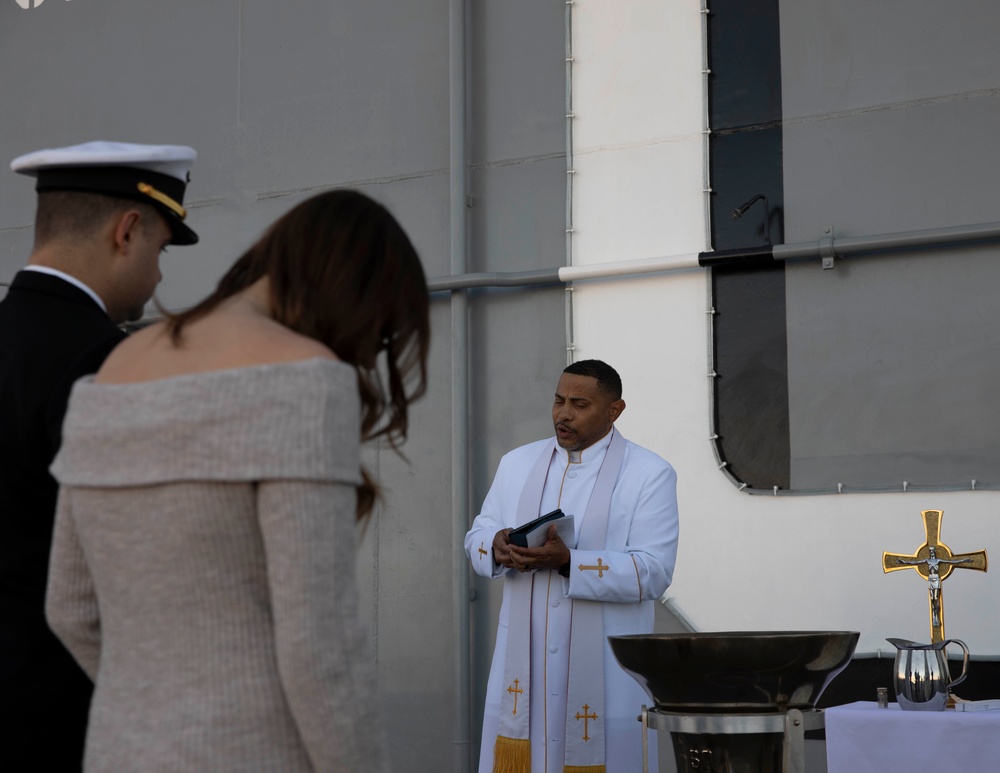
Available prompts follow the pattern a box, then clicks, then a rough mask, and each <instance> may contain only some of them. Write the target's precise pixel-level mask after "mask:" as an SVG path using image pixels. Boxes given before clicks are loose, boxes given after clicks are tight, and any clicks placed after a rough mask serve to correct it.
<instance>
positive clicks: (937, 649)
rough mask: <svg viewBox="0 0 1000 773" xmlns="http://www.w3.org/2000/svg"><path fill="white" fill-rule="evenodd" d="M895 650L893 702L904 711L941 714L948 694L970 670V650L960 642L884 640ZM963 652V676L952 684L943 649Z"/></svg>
mask: <svg viewBox="0 0 1000 773" xmlns="http://www.w3.org/2000/svg"><path fill="white" fill-rule="evenodd" d="M886 641H887V642H889V643H890V644H892V645H894V646H895V647H896V702H897V703H899V707H900V708H901V709H904V710H906V711H944V708H945V706H947V705H948V691H949V690H951V688H952V687H954V686H955V685H956V684H959V683H960V682H962V681H963V680H964V679H965V674H966V671H967V670H968V668H969V648H968V647H966V646H965V642H963V641H960V640H959V639H946V640H945V641H939V642H935V643H934V644H919V643H918V642H915V641H908V640H906V639H886ZM949 644H957V645H958V646H960V647H961V648H962V652H963V653H965V654H964V658H963V660H962V673H961V675H960V676H959V677H958V679H955V680H952V679H951V674H950V673H949V671H948V658H947V657H946V655H945V651H944V650H945V647H947V646H948V645H949Z"/></svg>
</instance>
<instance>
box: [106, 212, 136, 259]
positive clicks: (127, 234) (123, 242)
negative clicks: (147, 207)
mask: <svg viewBox="0 0 1000 773" xmlns="http://www.w3.org/2000/svg"><path fill="white" fill-rule="evenodd" d="M141 220H142V213H140V212H139V210H137V209H127V210H125V211H124V212H122V213H121V214H119V215H118V218H117V220H115V223H114V230H113V231H112V237H113V239H114V242H115V247H116V248H117V249H118V251H119V252H121V253H127V252H128V251H129V249H130V248H131V246H132V243H133V242H134V241H135V232H136V230H137V229H139V228H140V227H141V226H142V223H141Z"/></svg>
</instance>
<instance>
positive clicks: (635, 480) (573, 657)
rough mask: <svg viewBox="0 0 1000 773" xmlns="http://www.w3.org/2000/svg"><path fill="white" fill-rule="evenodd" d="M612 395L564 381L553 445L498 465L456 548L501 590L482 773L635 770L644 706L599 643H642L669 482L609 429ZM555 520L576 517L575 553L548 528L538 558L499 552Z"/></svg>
mask: <svg viewBox="0 0 1000 773" xmlns="http://www.w3.org/2000/svg"><path fill="white" fill-rule="evenodd" d="M621 394H622V389H621V379H620V378H619V376H618V374H617V373H616V372H615V370H614V369H613V368H611V367H610V366H609V365H607V364H606V363H604V362H601V361H600V360H582V361H580V362H576V363H573V364H572V365H570V366H569V367H568V368H566V369H565V370H564V371H563V373H562V376H561V377H560V379H559V383H558V386H557V387H556V394H555V403H554V405H553V407H552V421H553V424H554V426H555V437H554V438H549V439H547V440H540V441H537V442H535V443H529V444H528V445H525V446H521V447H520V448H516V449H514V450H513V451H511V452H509V453H508V454H506V455H505V456H504V457H503V458H502V459H501V460H500V465H499V468H498V469H497V473H496V477H495V478H494V481H493V485H492V486H491V487H490V491H489V493H488V494H487V496H486V500H485V501H484V502H483V507H482V512H481V513H480V514H479V515H478V516H477V517H476V519H475V521H474V523H473V524H472V528H471V529H470V531H469V533H468V534H467V535H466V538H465V552H466V554H467V555H468V556H469V560H470V561H471V563H472V566H473V569H474V570H475V571H476V572H477V573H478V574H481V575H483V576H484V577H490V578H501V577H502V578H504V590H503V604H502V606H501V609H500V620H499V625H498V628H497V639H496V648H495V650H494V653H493V665H492V667H491V669H490V678H489V685H488V687H487V692H486V710H485V716H484V720H483V738H482V751H481V754H480V764H479V771H480V773H494V771H496V773H501V772H502V773H507V771H510V773H529V771H530V773H564V771H573V773H577V771H579V772H580V773H583V772H584V771H587V772H589V773H604V772H605V771H606V772H607V773H634V772H636V771H639V770H641V767H642V740H641V731H642V728H641V725H640V723H639V722H638V721H637V720H636V717H637V716H638V715H639V712H640V709H641V706H642V704H643V703H648V697H647V696H646V694H645V692H644V691H643V690H642V688H641V687H640V686H639V684H638V683H637V682H636V681H635V680H634V679H633V678H632V677H631V676H629V675H628V674H626V673H625V672H624V671H623V670H622V669H621V667H620V666H619V665H618V663H617V661H616V660H615V658H614V655H613V654H612V652H611V648H610V646H609V645H608V642H607V637H608V636H610V635H616V634H629V633H649V632H651V631H652V630H653V613H654V606H653V605H654V604H655V603H656V601H657V600H658V599H659V598H660V596H661V595H662V594H663V593H664V591H666V589H667V587H668V586H669V585H670V581H671V577H672V575H673V569H674V560H675V558H676V555H677V534H678V521H677V495H676V481H677V476H676V473H675V472H674V469H673V467H671V465H670V464H669V463H667V462H666V461H664V460H663V459H661V458H660V457H659V456H657V455H656V454H654V453H653V452H651V451H648V450H646V449H644V448H642V447H640V446H637V445H636V444H635V443H632V442H630V441H628V440H625V439H624V438H623V437H622V435H621V433H620V432H618V430H617V429H615V427H614V422H615V420H616V419H617V418H618V417H619V416H620V415H621V413H622V411H623V410H624V409H625V403H624V401H622V399H621ZM557 508H558V509H561V510H562V511H563V512H564V513H566V514H567V515H572V516H573V517H574V529H575V535H574V544H572V545H569V544H566V543H565V542H563V540H562V539H560V538H559V535H558V534H557V533H556V527H555V526H551V527H549V529H548V537H547V540H546V541H545V543H544V544H543V545H541V546H540V547H535V548H520V547H517V546H515V545H512V544H511V543H510V538H509V536H508V534H509V532H510V530H511V529H512V528H513V527H516V526H518V525H521V524H523V523H526V522H528V521H531V520H533V519H535V518H537V517H538V516H539V515H541V514H543V513H549V512H551V511H553V510H555V509H557ZM654 746H655V745H654ZM650 751H651V752H652V751H655V750H654V749H651V750H650Z"/></svg>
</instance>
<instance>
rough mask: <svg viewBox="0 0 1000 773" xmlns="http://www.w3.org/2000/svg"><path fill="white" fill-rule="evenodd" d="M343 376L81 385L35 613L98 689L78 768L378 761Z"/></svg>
mask: <svg viewBox="0 0 1000 773" xmlns="http://www.w3.org/2000/svg"><path fill="white" fill-rule="evenodd" d="M359 410H360V406H359V398H358V389H357V381H356V376H355V372H354V370H353V369H352V368H350V367H348V366H346V365H344V364H342V363H339V362H335V361H331V360H323V359H314V360H306V361H302V362H293V363H279V364H272V365H260V366H253V367H248V368H239V369H235V370H225V371H216V372H210V373H201V374H193V375H187V376H180V377H176V378H170V379H165V380H162V381H152V382H143V383H134V384H95V383H94V382H93V380H92V379H86V380H83V381H80V382H78V383H77V385H76V387H75V388H74V391H73V395H72V398H71V400H70V405H69V410H68V412H67V415H66V422H65V426H64V430H63V445H62V449H61V450H60V452H59V455H58V456H57V457H56V460H55V462H54V463H53V466H52V472H53V474H54V475H55V477H56V478H57V479H58V481H59V483H60V485H61V488H60V495H59V507H58V513H57V519H56V527H55V535H54V541H53V549H52V560H51V567H50V573H49V586H48V596H47V602H46V613H47V616H48V620H49V623H50V625H51V626H52V628H53V630H54V631H55V632H56V634H57V635H58V636H59V638H60V639H61V640H62V641H63V643H65V645H66V646H67V648H68V649H69V650H70V652H71V653H72V654H73V656H74V657H75V658H76V659H77V661H79V663H80V665H81V666H82V667H83V668H84V670H85V671H86V672H87V673H88V674H89V675H90V676H91V677H92V678H93V679H94V682H95V685H96V691H95V693H94V700H93V704H92V706H91V710H90V723H89V726H88V732H87V748H86V757H85V769H86V770H87V771H115V772H116V773H121V772H122V771H144V772H145V771H171V772H172V773H175V772H176V771H261V773H264V772H265V771H266V772H267V773H277V772H279V771H307V770H318V771H381V770H385V769H386V753H385V750H384V746H383V743H382V733H381V730H380V727H381V723H380V721H379V717H378V716H377V712H376V694H375V678H374V668H373V659H372V655H371V653H370V650H369V647H368V645H367V637H366V635H365V632H364V630H363V626H362V625H361V623H360V621H359V616H358V609H357V588H356V580H355V552H356V544H357V535H356V528H357V527H356V525H355V518H354V509H355V485H356V484H357V483H358V482H359V481H360V475H359V439H358V435H359V422H360V419H359V416H360V413H359Z"/></svg>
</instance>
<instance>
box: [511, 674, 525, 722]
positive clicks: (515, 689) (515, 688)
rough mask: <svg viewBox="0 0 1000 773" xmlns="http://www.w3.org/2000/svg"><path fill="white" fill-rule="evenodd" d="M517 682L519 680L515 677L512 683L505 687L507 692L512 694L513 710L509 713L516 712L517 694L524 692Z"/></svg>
mask: <svg viewBox="0 0 1000 773" xmlns="http://www.w3.org/2000/svg"><path fill="white" fill-rule="evenodd" d="M519 684H520V682H519V681H518V680H517V679H515V680H514V684H512V685H511V686H510V687H508V688H507V692H509V693H513V694H514V710H513V711H512V712H511V714H516V713H517V696H518V695H520V694H521V693H523V692H524V690H523V689H522V688H521V687H519V686H518V685H519Z"/></svg>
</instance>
